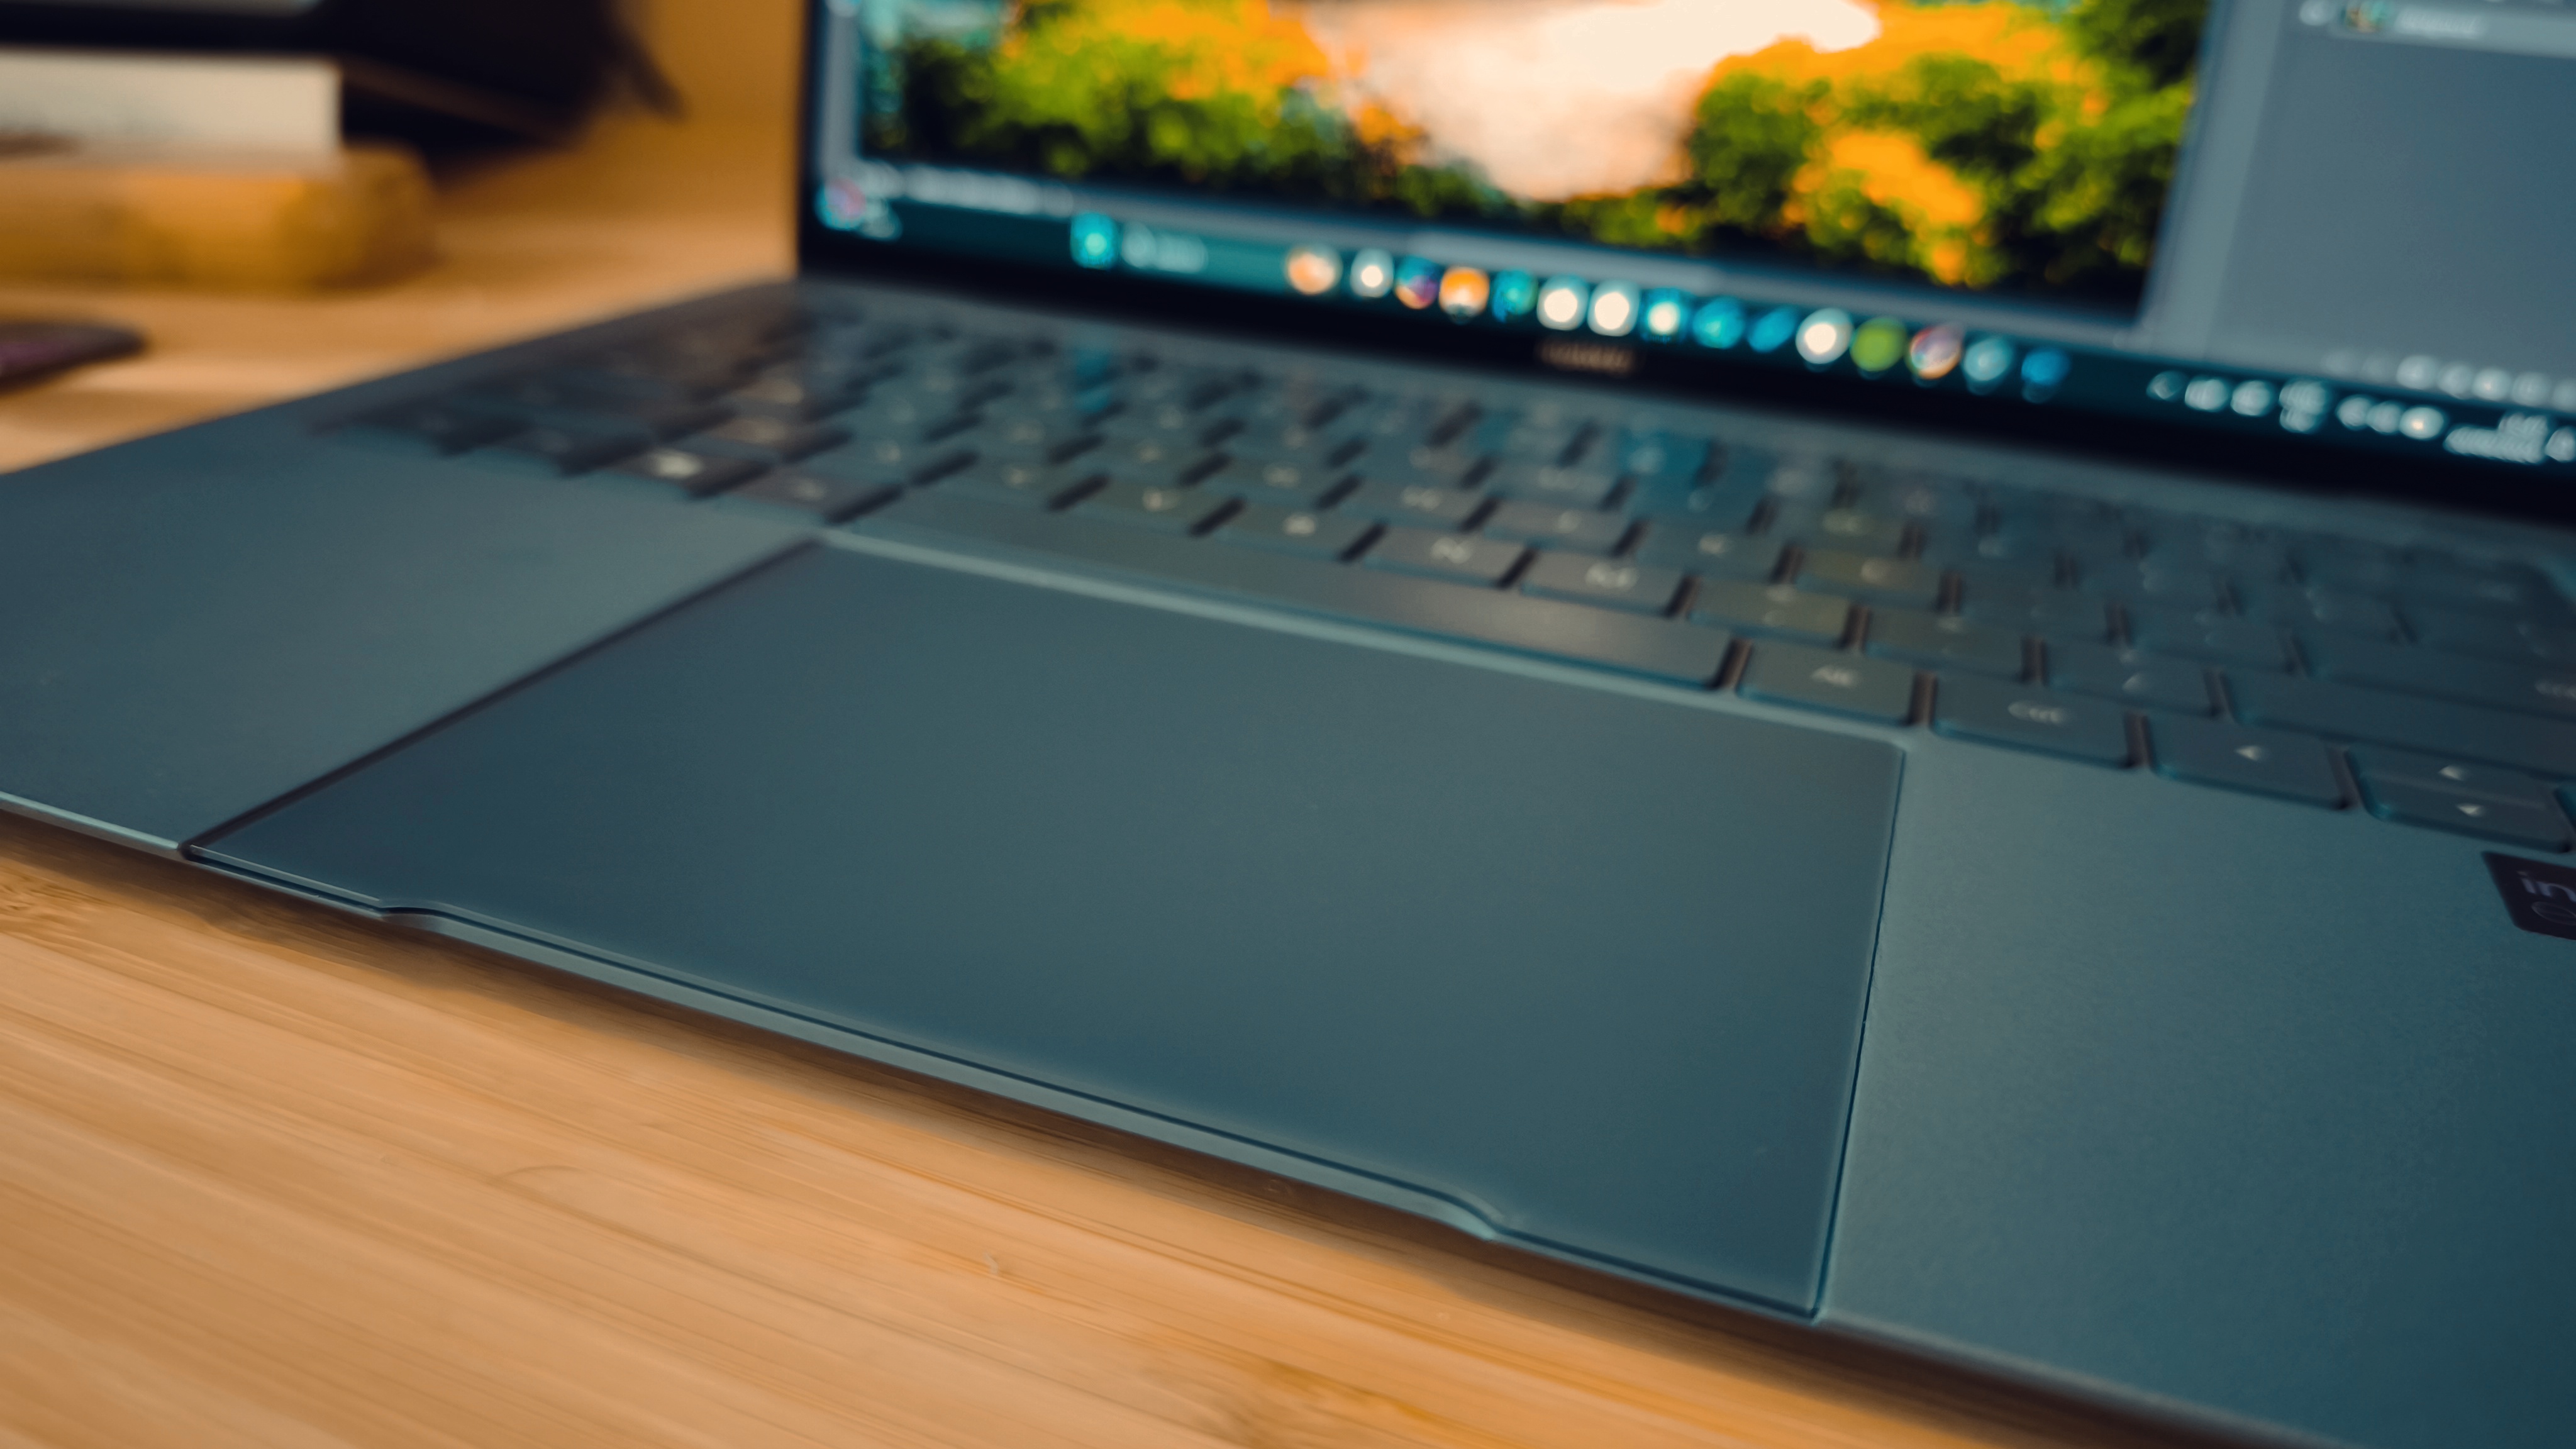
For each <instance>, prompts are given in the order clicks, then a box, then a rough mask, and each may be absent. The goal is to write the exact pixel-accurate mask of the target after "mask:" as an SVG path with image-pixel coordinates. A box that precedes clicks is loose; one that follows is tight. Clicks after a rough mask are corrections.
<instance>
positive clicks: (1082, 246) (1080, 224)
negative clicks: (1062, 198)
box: [1073, 211, 1118, 268]
mask: <svg viewBox="0 0 2576 1449" xmlns="http://www.w3.org/2000/svg"><path fill="white" fill-rule="evenodd" d="M1073 260H1074V264H1075V265H1076V266H1084V267H1095V268H1097V267H1108V266H1114V265H1116V264H1117V261H1118V223H1116V222H1114V221H1111V220H1110V219H1109V218H1107V217H1105V216H1102V215H1101V214H1100V213H1098V212H1096V211H1086V212H1084V213H1082V214H1081V215H1079V216H1077V217H1075V218H1074V219H1073Z"/></svg>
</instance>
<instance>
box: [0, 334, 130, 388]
mask: <svg viewBox="0 0 2576 1449" xmlns="http://www.w3.org/2000/svg"><path fill="white" fill-rule="evenodd" d="M142 346H143V338H142V336H141V334H139V333H136V332H134V331H132V330H131V329H129V328H124V327H109V326H104V325H102V324H99V323H95V322H57V321H36V320H26V319H10V318H5V317H0V388H11V387H20V386H24V385H25V384H27V383H31V382H35V381H37V380H38V379H40V378H46V377H51V376H52V375H53V374H55V373H57V372H61V371H64V370H65V369H67V368H74V367H79V366H81V365H82V364H83V363H89V362H104V361H106V360H107V359H109V358H111V357H123V356H125V355H127V354H128V353H132V352H136V351H140V350H141V349H142Z"/></svg>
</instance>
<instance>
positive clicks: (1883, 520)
mask: <svg viewBox="0 0 2576 1449" xmlns="http://www.w3.org/2000/svg"><path fill="white" fill-rule="evenodd" d="M1905 527H1906V525H1905V520H1904V519H1902V518H1890V517H1887V516H1886V515H1884V514H1877V513H1864V512H1862V511H1861V510H1859V509H1856V508H1828V509H1826V510H1824V511H1823V512H1821V513H1818V514H1816V515H1814V516H1813V517H1812V518H1809V517H1804V516H1801V515H1800V514H1798V513H1792V512H1789V511H1785V510H1784V511H1783V513H1782V515H1781V518H1780V521H1779V522H1776V523H1774V524H1772V525H1771V530H1770V531H1771V533H1772V534H1773V535H1774V536H1776V537H1781V538H1794V539H1797V540H1798V541H1799V542H1802V543H1808V544H1813V545H1814V546H1816V547H1817V548H1823V549H1839V550H1841V551H1843V552H1846V553H1870V554H1880V555H1885V556H1889V557H1893V556H1894V555H1896V554H1898V553H1901V552H1903V551H1904V549H1905Z"/></svg>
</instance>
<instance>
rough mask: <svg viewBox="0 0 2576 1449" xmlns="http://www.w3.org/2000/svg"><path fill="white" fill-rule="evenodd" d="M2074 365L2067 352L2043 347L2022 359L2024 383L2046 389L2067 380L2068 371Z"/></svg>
mask: <svg viewBox="0 0 2576 1449" xmlns="http://www.w3.org/2000/svg"><path fill="white" fill-rule="evenodd" d="M2074 365H2075V364H2074V363H2073V362H2072V361H2071V360H2069V359H2068V357H2067V356H2066V354H2065V353H2063V352H2060V351H2058V350H2057V349H2056V348H2054V347H2043V348H2041V349H2039V350H2038V351H2037V352H2034V353H2032V354H2031V355H2030V356H2028V357H2025V358H2023V359H2022V360H2021V380H2022V384H2023V385H2024V386H2026V387H2034V388H2038V389H2041V390H2042V391H2045V390H2047V389H2050V388H2053V387H2055V386H2057V385H2058V384H2059V383H2061V382H2064V381H2066V374H2067V371H2068V370H2069V369H2071V368H2072V367H2074Z"/></svg>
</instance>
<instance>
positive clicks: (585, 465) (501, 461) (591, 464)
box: [466, 427, 643, 478]
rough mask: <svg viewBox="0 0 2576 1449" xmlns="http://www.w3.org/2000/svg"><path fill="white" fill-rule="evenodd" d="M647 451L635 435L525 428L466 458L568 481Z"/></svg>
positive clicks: (515, 470)
mask: <svg viewBox="0 0 2576 1449" xmlns="http://www.w3.org/2000/svg"><path fill="white" fill-rule="evenodd" d="M642 450H643V441H642V440H641V439H640V438H638V437H636V436H635V435H634V434H631V433H592V432H583V431H577V430H575V429H572V428H557V427H534V428H522V429H521V430H519V431H518V432H515V433H512V434H511V435H510V436H508V437H506V438H503V439H502V440H501V441H499V442H497V443H492V444H489V445H487V446H485V447H481V448H477V449H476V450H474V451H473V452H471V453H469V454H467V455H466V456H467V457H469V458H472V459H473V460H474V461H476V462H478V463H488V464H490V465H492V466H494V467H498V468H507V469H509V470H511V471H513V472H524V473H540V474H544V475H545V476H548V477H553V478H564V477H570V476H572V475H573V474H576V473H587V472H589V471H591V470H592V469H594V468H600V467H605V466H606V465H608V464H610V463H614V462H616V461H617V460H618V459H620V458H625V457H630V456H632V455H633V454H635V453H638V452H641V451H642Z"/></svg>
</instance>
